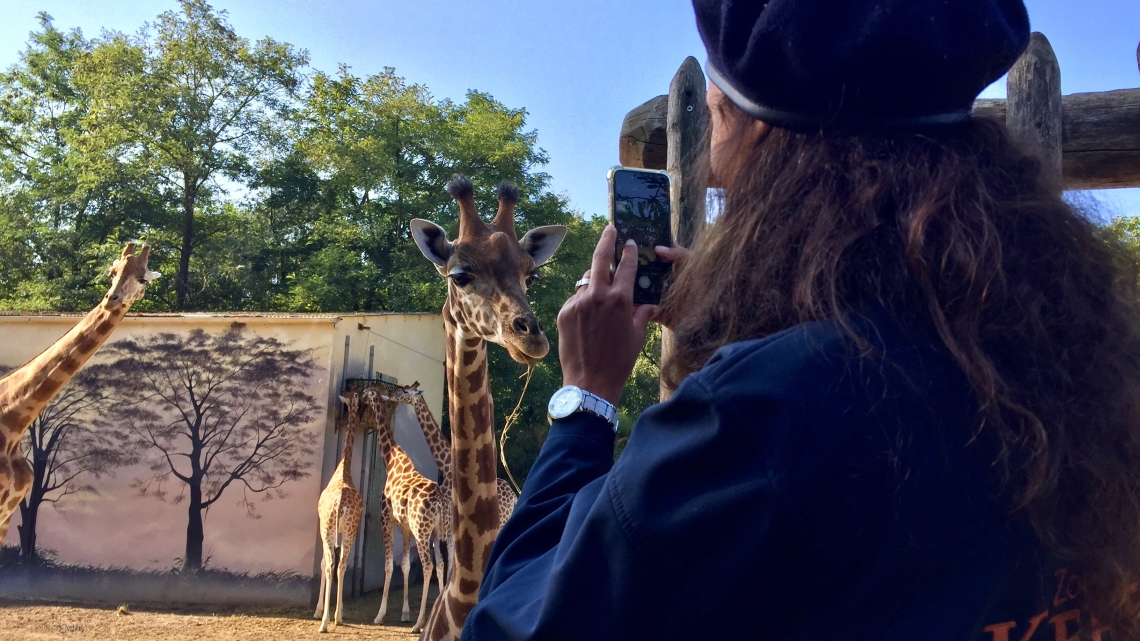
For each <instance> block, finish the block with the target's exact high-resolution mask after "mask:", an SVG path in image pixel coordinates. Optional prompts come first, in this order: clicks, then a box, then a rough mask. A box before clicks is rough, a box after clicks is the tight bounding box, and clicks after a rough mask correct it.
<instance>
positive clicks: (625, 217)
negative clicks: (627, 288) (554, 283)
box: [610, 169, 673, 305]
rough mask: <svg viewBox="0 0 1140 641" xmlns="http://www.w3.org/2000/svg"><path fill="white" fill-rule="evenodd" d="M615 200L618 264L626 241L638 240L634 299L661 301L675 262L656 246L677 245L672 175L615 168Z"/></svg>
mask: <svg viewBox="0 0 1140 641" xmlns="http://www.w3.org/2000/svg"><path fill="white" fill-rule="evenodd" d="M610 180H611V188H610V191H611V193H612V195H613V202H612V203H611V207H610V211H611V215H612V217H613V220H612V222H613V224H614V227H616V228H617V232H618V238H617V245H616V247H615V248H614V265H617V262H618V260H620V259H621V252H622V248H623V247H624V246H625V241H626V240H627V239H630V238H632V239H633V241H634V242H635V243H637V277H636V278H635V279H634V285H633V302H634V304H637V305H645V304H648V305H656V304H658V303H660V302H661V296H662V294H663V293H664V291H665V285H666V281H667V280H668V278H669V273H670V269H671V267H672V266H671V265H670V264H669V263H666V262H665V261H663V260H661V259H659V258H657V254H656V253H655V252H654V251H653V248H654V247H655V246H657V245H662V246H665V247H671V246H672V245H673V238H672V233H671V231H670V221H669V211H670V201H669V175H668V174H665V173H661V172H657V171H644V170H637V169H614V170H613V171H612V172H611V173H610Z"/></svg>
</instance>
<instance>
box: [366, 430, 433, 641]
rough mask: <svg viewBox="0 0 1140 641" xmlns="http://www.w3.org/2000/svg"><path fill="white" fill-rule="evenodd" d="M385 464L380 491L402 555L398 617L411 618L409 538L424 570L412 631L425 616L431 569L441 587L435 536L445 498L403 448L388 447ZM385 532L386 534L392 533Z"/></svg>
mask: <svg viewBox="0 0 1140 641" xmlns="http://www.w3.org/2000/svg"><path fill="white" fill-rule="evenodd" d="M387 468H388V477H387V479H386V481H385V483H384V495H385V496H386V497H387V498H388V501H389V503H390V504H391V506H392V523H393V525H397V526H399V527H400V533H401V536H402V537H403V541H404V550H403V559H402V560H401V562H400V569H401V570H402V571H403V574H404V604H403V609H402V610H401V613H400V620H401V621H409V620H411V610H410V608H409V606H408V579H409V577H410V574H411V551H412V541H415V544H416V549H417V550H419V555H420V565H421V566H422V567H423V571H424V583H423V591H422V594H421V595H420V610H419V614H418V615H417V617H416V623H415V625H414V626H412V632H419V631H420V630H421V629H422V628H423V624H424V619H425V618H426V617H427V599H428V589H429V588H430V587H431V578H432V570H433V569H434V570H435V573H436V578H437V579H438V581H439V590H440V593H442V592H443V589H444V583H443V581H444V577H443V575H444V566H443V562H442V559H441V558H440V555H439V539H441V538H443V536H444V535H445V534H444V527H443V521H444V519H445V515H446V512H444V511H443V508H444V504H445V501H444V500H443V496H442V492H440V488H439V485H438V484H437V483H436V482H435V481H431V480H429V479H427V478H425V477H424V476H423V475H422V474H420V473H419V472H418V471H416V467H415V465H414V464H413V463H412V459H410V458H408V455H407V453H405V452H404V450H403V448H401V447H399V446H395V447H393V448H392V451H391V454H390V455H389V456H388V463H387ZM386 534H387V535H389V536H390V535H391V534H392V533H386ZM433 556H434V563H433V558H432V557H433ZM385 564H386V571H387V572H389V573H390V572H391V571H392V567H391V563H390V558H386V559H385ZM380 614H382V613H380ZM380 614H378V615H377V616H380Z"/></svg>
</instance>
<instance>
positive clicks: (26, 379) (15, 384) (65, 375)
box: [0, 243, 159, 541]
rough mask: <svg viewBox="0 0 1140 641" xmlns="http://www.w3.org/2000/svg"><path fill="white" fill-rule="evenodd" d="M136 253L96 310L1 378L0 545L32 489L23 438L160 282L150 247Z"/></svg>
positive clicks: (115, 272)
mask: <svg viewBox="0 0 1140 641" xmlns="http://www.w3.org/2000/svg"><path fill="white" fill-rule="evenodd" d="M134 252H135V244H134V243H128V244H127V246H126V247H125V248H123V252H122V254H121V255H120V256H119V258H118V260H116V261H115V262H114V263H113V264H112V265H111V267H110V269H109V270H108V273H109V274H110V276H111V288H110V290H108V292H107V294H106V295H105V296H104V297H103V300H102V301H101V302H100V303H99V305H97V306H96V307H95V308H94V309H92V310H91V311H90V312H88V313H87V315H86V316H84V317H83V319H82V320H80V321H79V323H77V324H76V325H75V327H73V328H71V330H70V331H68V332H67V333H66V334H64V335H63V337H62V338H60V339H59V340H57V341H56V342H55V343H53V344H52V345H51V346H50V347H48V348H47V349H45V350H44V351H43V352H41V353H40V354H39V356H36V357H35V358H33V359H32V360H30V361H28V363H26V364H25V365H23V366H22V367H20V368H19V369H17V370H15V371H13V372H11V373H9V374H8V375H7V376H5V377H4V378H0V541H3V540H4V538H5V537H6V536H7V534H8V526H9V524H10V523H11V520H12V514H13V513H15V511H16V508H17V506H19V504H20V501H21V500H23V498H24V495H25V494H27V492H28V490H29V489H31V486H32V467H31V465H29V464H28V461H27V459H26V458H25V457H24V453H23V452H22V451H21V449H20V441H21V439H22V438H23V436H24V432H25V431H27V429H28V426H29V425H31V424H32V421H34V420H35V419H36V417H37V416H39V414H40V412H42V411H43V409H44V408H45V407H47V404H48V403H50V402H51V399H52V398H53V397H54V396H55V395H56V394H57V393H58V392H59V390H60V389H62V388H63V386H64V385H66V384H67V382H68V381H70V380H71V378H72V377H73V376H75V374H76V372H78V371H79V369H80V368H81V367H83V365H84V363H86V362H87V360H88V359H90V358H91V356H92V355H94V354H95V352H96V351H97V350H98V349H99V347H100V346H101V345H103V343H104V342H106V340H107V338H108V337H110V335H111V333H112V332H113V331H114V330H115V328H116V327H118V325H119V322H121V321H122V320H123V317H124V316H126V314H127V310H129V309H130V307H131V305H132V304H133V303H134V302H135V301H137V300H139V299H140V298H142V296H143V293H144V292H145V291H146V285H147V283H148V282H150V281H152V280H154V279H155V278H158V276H159V274H158V272H153V271H150V270H148V269H147V260H148V258H149V256H150V248H149V247H147V246H145V245H143V247H142V250H141V251H140V252H139V254H138V255H137V256H136V255H135V253H134Z"/></svg>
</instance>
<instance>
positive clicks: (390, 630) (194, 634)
mask: <svg viewBox="0 0 1140 641" xmlns="http://www.w3.org/2000/svg"><path fill="white" fill-rule="evenodd" d="M409 592H410V594H409V597H411V603H410V605H411V611H412V617H413V618H414V617H415V615H416V613H417V612H418V607H419V596H420V595H419V588H418V586H412V588H411V589H410V590H409ZM434 596H435V590H434V589H433V590H432V599H431V600H429V601H428V609H429V612H430V608H431V604H432V601H434ZM401 599H402V596H401V590H400V589H399V588H397V586H395V585H393V586H392V591H391V593H390V594H389V595H388V617H387V623H386V624H385V625H373V624H372V619H373V618H374V617H375V616H376V609H377V608H378V607H380V593H379V592H370V593H368V594H365V595H364V596H363V597H360V598H357V599H352V600H348V601H345V609H344V624H343V625H340V626H334V625H331V624H330V626H329V632H330V635H329V636H327V637H324V638H353V639H383V640H385V641H397V640H398V641H411V640H412V639H416V638H418V635H414V634H412V623H411V622H409V623H400V606H401V602H402V601H401ZM118 605H119V604H113V603H98V602H92V603H90V604H80V603H49V602H43V601H20V600H14V599H0V641H9V640H11V641H16V640H19V641H47V640H49V639H50V640H53V641H54V640H56V639H67V640H71V639H117V640H118V639H121V640H125V641H134V640H139V641H141V640H143V639H160V640H162V641H191V640H194V641H198V640H201V641H215V640H216V641H221V640H223V639H225V640H229V639H243V640H245V639H249V640H254V641H263V640H264V641H292V640H293V639H314V638H317V637H318V636H320V635H318V634H317V627H318V626H319V625H320V621H319V620H316V619H314V618H313V612H312V610H310V609H308V608H296V607H294V608H264V607H260V608H241V607H239V606H194V605H187V606H161V605H156V604H126V605H127V611H129V612H130V614H129V615H126V614H119V613H118V612H117V609H118Z"/></svg>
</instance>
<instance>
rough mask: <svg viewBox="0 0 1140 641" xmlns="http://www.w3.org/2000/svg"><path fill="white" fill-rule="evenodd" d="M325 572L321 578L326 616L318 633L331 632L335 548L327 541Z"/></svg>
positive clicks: (322, 618)
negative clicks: (330, 612) (330, 611)
mask: <svg viewBox="0 0 1140 641" xmlns="http://www.w3.org/2000/svg"><path fill="white" fill-rule="evenodd" d="M322 565H324V572H322V573H321V574H322V576H321V585H322V586H324V601H325V607H324V615H323V616H322V617H321V627H320V628H319V629H318V630H317V632H328V631H329V602H330V601H332V573H333V547H332V545H331V541H328V540H326V541H325V554H324V561H323V563H322Z"/></svg>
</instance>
